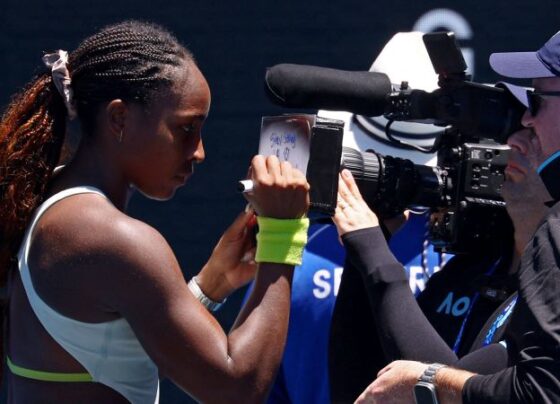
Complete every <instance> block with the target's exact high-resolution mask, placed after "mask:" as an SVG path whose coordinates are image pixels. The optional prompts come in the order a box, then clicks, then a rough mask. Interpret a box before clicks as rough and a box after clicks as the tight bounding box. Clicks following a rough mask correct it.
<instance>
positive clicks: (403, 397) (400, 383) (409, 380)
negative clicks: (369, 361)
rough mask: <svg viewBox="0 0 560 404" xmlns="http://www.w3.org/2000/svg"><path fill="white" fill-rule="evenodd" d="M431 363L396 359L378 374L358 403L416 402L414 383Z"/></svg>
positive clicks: (406, 403) (396, 403)
mask: <svg viewBox="0 0 560 404" xmlns="http://www.w3.org/2000/svg"><path fill="white" fill-rule="evenodd" d="M428 366H429V365H428V364H426V363H421V362H413V361H395V362H392V363H390V364H389V365H387V366H386V367H384V368H383V369H381V370H380V371H379V373H378V374H377V379H375V380H374V381H373V383H371V384H370V385H369V386H368V387H367V388H366V389H365V390H364V392H363V393H362V394H361V395H360V397H358V399H357V400H356V402H355V403H357V404H366V403H367V404H411V403H412V404H414V394H413V393H414V385H415V384H416V382H417V381H418V378H419V377H420V376H421V375H422V373H424V370H426V368H427V367H428Z"/></svg>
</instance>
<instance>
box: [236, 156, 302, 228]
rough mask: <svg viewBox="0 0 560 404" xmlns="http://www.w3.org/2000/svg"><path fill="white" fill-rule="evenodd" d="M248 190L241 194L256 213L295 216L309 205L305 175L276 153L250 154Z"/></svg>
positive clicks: (300, 215) (268, 215) (278, 216)
mask: <svg viewBox="0 0 560 404" xmlns="http://www.w3.org/2000/svg"><path fill="white" fill-rule="evenodd" d="M248 178H250V179H251V180H252V181H253V184H254V185H253V189H252V191H251V192H248V193H246V194H243V195H244V196H245V198H247V200H248V201H249V202H250V203H251V206H253V208H254V209H255V212H257V214H258V215H259V216H262V217H269V218H275V219H298V218H301V217H303V216H305V214H306V213H307V209H308V208H309V184H308V183H307V179H306V178H305V175H303V173H302V172H301V171H299V170H298V169H296V168H293V167H292V165H291V164H290V163H289V162H287V161H280V160H279V159H278V157H276V156H267V157H265V156H260V155H257V156H255V157H253V161H252V162H251V168H250V169H249V176H248Z"/></svg>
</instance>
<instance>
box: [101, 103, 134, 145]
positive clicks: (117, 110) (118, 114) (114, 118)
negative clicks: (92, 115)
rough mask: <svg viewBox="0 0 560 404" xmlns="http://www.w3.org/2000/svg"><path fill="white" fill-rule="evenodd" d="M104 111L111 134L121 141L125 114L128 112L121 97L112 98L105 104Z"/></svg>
mask: <svg viewBox="0 0 560 404" xmlns="http://www.w3.org/2000/svg"><path fill="white" fill-rule="evenodd" d="M105 112H106V114H107V115H106V118H107V123H108V126H109V130H110V132H111V134H112V135H113V136H114V137H115V139H117V140H118V142H119V143H121V142H122V139H123V133H124V127H125V123H126V118H127V114H128V113H129V111H128V107H127V105H126V103H125V102H124V101H123V100H121V99H116V100H113V101H111V102H109V103H108V104H107V106H106V107H105Z"/></svg>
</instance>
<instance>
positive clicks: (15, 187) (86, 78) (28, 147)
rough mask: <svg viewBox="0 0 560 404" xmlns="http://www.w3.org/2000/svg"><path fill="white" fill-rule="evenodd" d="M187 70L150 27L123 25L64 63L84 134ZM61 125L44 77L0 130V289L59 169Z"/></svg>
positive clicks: (187, 59)
mask: <svg viewBox="0 0 560 404" xmlns="http://www.w3.org/2000/svg"><path fill="white" fill-rule="evenodd" d="M190 63H194V59H193V57H192V55H191V54H190V52H189V51H188V50H186V49H185V48H184V47H183V46H182V45H181V44H180V43H179V41H178V40H177V39H176V38H175V37H174V36H173V35H172V34H170V33H169V32H168V31H166V30H165V29H163V28H161V27H159V26H157V25H153V24H148V23H143V22H138V21H125V22H122V23H119V24H115V25H112V26H108V27H106V28H104V29H102V30H101V31H99V32H98V33H96V34H94V35H92V36H90V37H89V38H87V39H85V40H84V41H83V42H82V44H81V45H80V46H79V47H78V49H76V51H74V52H73V53H71V54H70V57H69V61H68V70H69V71H70V77H71V88H72V90H73V94H74V99H73V102H74V104H75V106H76V110H77V113H78V118H79V120H80V123H81V125H82V130H83V132H84V133H85V134H92V133H94V131H95V127H94V125H95V117H96V114H97V112H98V110H99V107H100V106H101V105H102V104H103V103H106V102H110V101H111V100H113V99H122V100H124V101H128V102H136V103H140V104H142V105H148V104H149V103H150V102H151V101H152V100H153V99H155V97H156V95H157V94H159V92H160V91H161V90H165V89H166V88H169V87H171V86H172V85H173V82H174V80H175V79H176V77H177V72H178V71H179V69H188V67H189V65H190ZM186 71H187V74H188V70H186ZM66 117H67V112H66V108H65V106H64V102H63V99H62V97H61V96H60V94H59V93H58V91H57V90H56V87H55V85H54V83H53V80H52V77H51V74H50V72H49V73H45V74H43V75H40V76H38V77H37V78H36V79H34V80H33V81H32V82H31V83H30V84H29V85H28V86H27V87H26V88H25V89H24V90H23V91H22V92H21V93H20V94H18V95H17V96H16V97H14V99H13V101H12V102H11V104H10V105H9V106H8V109H7V110H6V112H5V114H4V116H3V118H2V122H1V123H0V198H1V200H2V204H1V205H0V287H1V286H3V285H4V283H5V279H6V274H7V271H8V267H9V266H10V264H11V263H14V262H15V256H16V253H17V250H18V248H19V245H20V243H21V240H22V238H23V234H24V231H25V228H26V227H27V226H28V224H29V221H30V218H31V214H32V212H33V211H34V210H35V209H36V207H37V206H38V205H39V204H40V203H41V202H42V201H43V199H44V194H45V190H46V187H47V186H48V183H49V181H50V179H51V176H52V172H53V170H54V167H55V166H56V164H57V163H58V159H59V157H60V152H61V148H62V145H63V143H64V135H65V131H66Z"/></svg>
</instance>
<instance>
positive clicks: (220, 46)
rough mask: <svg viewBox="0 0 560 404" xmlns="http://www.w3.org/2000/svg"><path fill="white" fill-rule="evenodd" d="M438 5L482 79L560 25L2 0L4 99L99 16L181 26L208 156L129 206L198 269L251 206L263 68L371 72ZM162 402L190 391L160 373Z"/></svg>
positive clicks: (548, 9)
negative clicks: (499, 58) (502, 54)
mask: <svg viewBox="0 0 560 404" xmlns="http://www.w3.org/2000/svg"><path fill="white" fill-rule="evenodd" d="M440 7H445V8H447V9H451V10H453V11H455V12H457V13H458V15H459V17H460V18H459V19H457V20H454V19H453V18H451V17H450V16H451V14H447V16H445V17H443V18H440V19H439V20H437V18H436V20H435V22H434V20H432V22H433V24H432V28H433V29H437V28H438V27H439V28H442V29H452V30H455V31H457V32H460V30H459V28H460V27H462V28H469V29H470V31H471V34H468V32H467V33H465V34H464V35H459V36H460V37H461V36H462V39H460V42H461V44H462V46H464V47H467V48H472V49H474V56H475V58H474V60H475V66H474V67H475V71H476V77H475V79H476V80H477V81H495V80H496V79H497V77H496V76H495V75H493V74H492V73H491V72H490V69H489V67H488V64H487V60H488V56H489V54H490V53H491V52H492V51H498V50H500V51H507V50H533V49H538V48H539V47H540V46H541V45H542V43H543V42H544V40H545V39H546V38H548V37H550V36H551V35H552V34H553V33H555V32H556V31H557V30H559V29H560V18H559V17H560V11H559V8H558V1H557V0H533V1H521V0H487V1H456V0H447V1H434V0H425V1H416V2H412V1H410V0H409V1H406V0H392V1H386V2H382V1H373V0H370V1H366V0H346V1H344V2H342V1H339V2H335V1H332V2H327V1H325V0H323V1H320V0H306V1H293V0H284V1H282V2H278V1H276V2H273V1H271V0H260V1H257V0H247V1H238V2H233V1H228V2H226V1H222V2H220V1H216V0H204V1H201V0H194V1H189V2H187V1H184V0H183V1H181V0H168V1H163V2H155V1H148V0H136V1H117V0H111V1H108V0H97V1H79V0H74V1H47V0H33V1H26V0H20V1H14V0H3V1H2V3H1V7H0V62H1V65H2V69H1V72H2V73H1V77H2V78H1V79H0V106H1V107H2V108H3V107H4V106H5V105H6V103H7V102H8V101H9V97H10V95H11V94H12V93H14V92H15V91H17V90H18V89H19V88H20V87H21V86H22V85H23V84H25V83H26V82H27V80H29V79H30V78H31V76H32V74H33V73H34V72H36V71H37V69H39V68H40V57H41V55H42V53H43V51H49V50H54V49H59V48H62V49H67V50H69V51H71V50H73V49H75V47H76V46H77V45H78V43H79V41H80V40H81V39H83V38H84V37H86V36H87V35H89V34H91V33H92V32H94V31H96V30H97V29H99V28H101V27H102V26H104V25H106V24H110V23H113V22H117V21H120V20H123V19H129V18H135V19H142V20H149V21H153V22H157V23H160V24H162V25H165V26H166V27H168V28H169V29H170V30H171V31H173V32H174V33H175V34H176V35H177V36H178V37H179V38H180V40H181V41H182V42H183V43H184V44H186V45H187V46H188V47H189V48H190V49H191V50H192V51H193V53H194V55H195V57H196V59H197V60H198V63H199V65H200V68H201V70H202V71H203V73H204V74H205V75H206V77H207V79H208V82H209V83H210V86H211V89H212V98H213V100H212V109H211V114H210V117H209V119H208V121H207V123H206V126H205V129H204V141H205V147H206V152H207V160H206V162H205V163H204V164H203V165H201V166H199V167H197V173H196V175H195V176H194V177H193V178H192V179H191V180H190V181H189V183H188V185H187V186H186V187H185V188H184V189H182V190H180V191H179V192H178V193H177V195H176V197H175V198H174V199H173V200H172V201H169V202H166V203H158V202H153V201H149V200H147V199H145V198H143V197H141V196H137V197H135V198H134V199H133V201H132V204H131V213H132V215H134V216H136V217H138V218H141V219H143V220H145V221H147V222H148V223H150V224H152V225H154V226H155V227H157V228H158V229H160V230H161V232H162V233H163V235H164V236H165V237H166V238H167V240H168V241H169V243H170V244H171V245H172V247H173V248H174V250H175V252H176V254H177V256H178V259H179V262H180V263H181V265H182V268H183V270H184V272H185V276H186V277H190V276H191V275H192V274H194V273H196V272H197V271H198V269H199V268H201V266H202V265H203V264H204V262H205V260H206V258H207V257H208V256H209V254H210V252H211V250H212V248H213V245H214V244H215V242H216V241H217V239H218V238H219V236H220V234H221V232H222V230H223V229H224V228H225V227H226V226H227V225H228V224H229V223H230V221H231V220H232V219H233V217H234V216H235V215H236V214H237V212H238V211H240V210H241V209H242V208H243V207H244V200H243V198H242V197H241V196H240V195H239V194H238V193H237V192H236V191H235V184H236V181H237V179H239V178H242V177H243V176H244V175H245V172H246V170H247V167H248V164H249V161H250V158H251V156H252V155H253V154H254V153H255V152H256V150H257V141H258V132H259V128H260V117H261V116H262V115H271V114H277V113H281V112H284V111H282V110H281V109H279V108H277V107H274V106H272V105H271V104H270V103H269V102H268V101H267V99H266V98H265V96H264V93H263V75H264V71H265V68H266V67H267V66H271V65H274V64H277V63H281V62H291V63H301V64H315V65H322V66H329V67H334V68H339V69H349V70H367V69H368V68H369V66H370V64H371V62H372V61H373V59H374V56H375V55H376V54H377V53H378V52H379V51H380V50H381V48H382V46H383V45H384V44H385V42H387V40H388V39H389V38H390V37H391V36H392V35H393V34H394V33H395V32H398V31H408V30H411V29H412V28H413V27H414V25H415V24H416V23H417V21H418V20H419V19H420V18H421V17H422V16H423V15H424V14H425V13H426V12H427V11H429V10H432V9H435V8H440ZM467 31H468V30H467ZM241 296H242V294H241V293H238V294H237V295H235V296H233V297H232V298H230V302H229V303H228V305H227V306H226V307H225V308H223V309H222V311H221V312H220V313H219V315H218V317H219V319H220V321H221V322H222V324H223V325H224V327H225V328H226V329H227V328H228V327H229V326H230V325H231V324H232V322H233V319H234V316H235V313H236V312H237V310H238V306H239V302H240V299H241ZM159 332H165V330H160V331H159ZM161 401H162V403H175V402H189V401H190V400H189V399H188V398H186V396H185V395H184V394H183V393H181V392H180V391H179V390H178V389H177V388H175V387H174V386H172V385H171V383H169V382H164V384H163V389H162V400H161ZM242 401H243V400H242V398H240V402H242Z"/></svg>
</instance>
